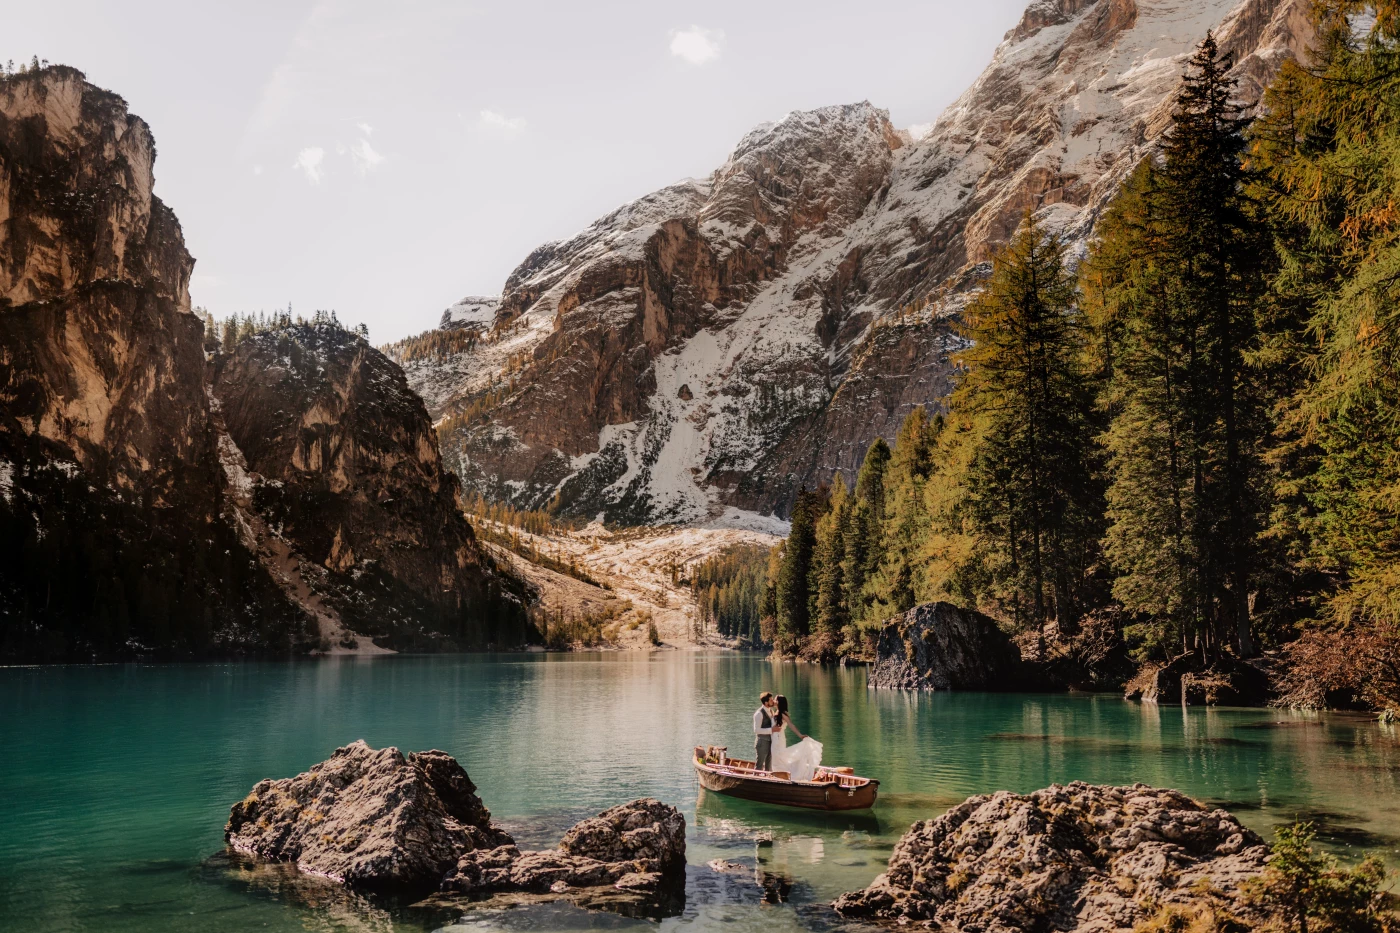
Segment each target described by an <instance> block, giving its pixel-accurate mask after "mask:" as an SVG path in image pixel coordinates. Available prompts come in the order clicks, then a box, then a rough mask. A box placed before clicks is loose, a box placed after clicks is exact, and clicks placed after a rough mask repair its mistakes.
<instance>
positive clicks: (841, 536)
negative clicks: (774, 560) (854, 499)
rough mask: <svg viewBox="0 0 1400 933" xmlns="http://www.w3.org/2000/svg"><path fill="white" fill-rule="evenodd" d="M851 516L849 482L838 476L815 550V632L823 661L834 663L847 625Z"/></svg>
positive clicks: (822, 521) (818, 522) (813, 572)
mask: <svg viewBox="0 0 1400 933" xmlns="http://www.w3.org/2000/svg"><path fill="white" fill-rule="evenodd" d="M850 513H851V497H850V495H849V494H848V493H847V492H846V481H845V480H844V479H842V477H841V474H840V473H837V474H836V478H835V479H834V480H833V481H832V486H831V496H830V499H829V501H828V505H827V510H826V514H825V515H823V516H822V517H821V518H820V519H818V520H817V527H816V541H815V544H814V546H813V550H812V586H811V590H812V594H813V599H814V605H813V607H812V630H813V632H814V633H815V634H817V635H820V636H823V638H822V646H821V647H820V651H819V653H820V655H821V659H822V660H835V657H836V654H835V652H836V648H837V647H838V645H839V644H840V634H841V631H842V630H843V629H844V628H845V627H846V623H847V621H848V611H847V606H846V592H845V585H844V580H843V576H844V568H843V563H844V560H845V556H846V528H847V525H848V524H849V522H850Z"/></svg>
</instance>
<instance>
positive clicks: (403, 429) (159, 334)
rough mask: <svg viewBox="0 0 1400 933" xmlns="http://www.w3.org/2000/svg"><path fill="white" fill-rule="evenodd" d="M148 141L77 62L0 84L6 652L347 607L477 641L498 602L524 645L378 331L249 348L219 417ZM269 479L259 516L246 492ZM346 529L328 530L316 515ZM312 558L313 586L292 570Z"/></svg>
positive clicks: (106, 653)
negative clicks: (297, 345)
mask: <svg viewBox="0 0 1400 933" xmlns="http://www.w3.org/2000/svg"><path fill="white" fill-rule="evenodd" d="M154 160H155V145H154V142H153V140H152V136H151V132H150V129H149V128H148V127H147V126H146V124H145V123H144V122H143V121H142V120H141V119H139V118H138V117H135V116H132V115H131V114H129V113H128V112H127V109H126V103H125V102H124V101H123V100H122V99H121V98H120V97H118V96H116V95H115V94H112V93H110V92H107V91H103V90H100V89H98V88H95V87H93V86H92V85H91V84H89V83H87V81H86V80H84V78H83V75H82V74H81V73H80V72H78V71H76V70H74V69H72V68H66V67H53V68H45V69H43V70H42V71H37V72H33V73H28V74H20V75H13V76H8V77H4V78H0V659H6V660H13V659H21V660H64V659H67V660H78V659H92V658H112V657H124V656H128V657H129V656H148V655H161V656H202V655H209V654H213V655H231V654H247V653H261V654H265V653H269V652H276V653H289V652H291V653H296V652H305V651H307V650H310V649H312V648H314V647H317V646H318V645H324V637H325V636H326V635H327V634H335V635H337V636H338V637H339V639H340V641H341V642H343V643H344V644H343V645H341V646H340V647H350V646H355V647H368V640H365V642H364V643H363V644H362V643H361V641H360V640H359V639H358V638H357V637H356V636H355V635H354V633H353V631H346V630H347V629H348V628H349V625H348V624H342V623H345V622H346V618H345V616H348V617H349V622H352V623H353V622H360V621H362V620H364V621H365V624H366V625H367V626H368V624H369V623H368V620H370V619H373V620H375V624H377V625H379V626H380V628H379V629H373V628H369V629H368V630H369V631H371V632H372V633H379V632H381V631H382V632H383V634H385V635H386V636H387V637H390V639H391V640H392V639H394V638H405V637H406V636H407V634H408V633H417V634H415V636H414V637H413V638H412V639H409V640H410V641H411V642H412V643H414V644H419V643H435V642H443V643H450V644H454V645H462V646H466V645H478V644H483V643H485V642H486V641H488V640H491V638H492V636H493V633H494V632H496V631H497V630H498V629H499V626H496V625H495V623H494V622H493V620H496V619H502V620H509V624H507V626H506V628H505V629H503V630H501V631H503V632H507V633H509V634H510V635H511V637H512V638H514V640H515V641H514V643H518V641H519V640H520V637H521V633H522V629H521V625H522V624H523V623H522V621H521V619H520V616H521V613H520V606H519V603H518V600H515V601H514V602H512V599H511V598H510V597H509V596H505V597H503V598H502V597H501V594H500V593H499V590H500V581H499V575H498V574H497V573H496V571H495V568H494V567H493V566H492V565H490V564H489V562H488V561H486V560H485V558H484V556H483V554H482V552H481V551H480V549H479V548H478V547H477V546H476V543H475V541H474V539H473V538H472V536H471V532H470V529H468V528H467V527H466V524H465V522H464V521H463V520H462V518H461V516H460V514H458V513H457V511H456V510H455V501H456V486H455V481H454V480H452V478H451V477H449V476H447V475H446V474H444V472H443V470H442V466H441V462H440V459H439V456H438V452H437V450H436V447H435V446H434V443H433V435H432V432H431V428H430V426H429V424H428V422H427V415H426V412H425V411H424V409H423V407H422V404H421V402H418V401H417V400H416V399H415V398H413V397H412V394H411V393H410V392H408V390H407V388H406V387H405V385H404V382H403V377H402V375H401V374H400V373H398V372H397V370H396V368H395V367H394V366H393V364H391V363H389V362H388V361H387V360H384V359H383V358H382V357H380V356H379V355H378V354H377V353H375V351H373V350H371V349H369V348H368V347H367V346H364V344H363V341H359V340H358V339H357V338H356V339H353V340H351V341H350V342H351V343H354V344H355V345H354V346H353V347H350V346H341V345H337V346H336V347H334V348H327V347H326V346H323V344H326V343H327V341H321V342H320V343H318V344H317V345H316V347H315V348H314V349H313V350H309V351H308V352H307V353H306V354H304V357H305V358H308V359H311V360H312V361H313V363H312V365H322V366H323V367H324V370H325V372H324V374H323V376H324V378H323V380H322V381H321V382H317V381H316V380H314V379H303V381H301V382H296V381H295V379H296V378H298V377H299V376H304V375H305V374H304V373H303V372H302V370H299V369H297V368H296V367H295V366H292V367H290V368H287V367H285V366H283V364H282V362H281V360H280V359H274V358H273V356H272V355H271V351H269V350H267V349H266V348H265V347H264V344H265V343H266V341H264V340H262V339H261V338H259V339H257V340H252V341H249V342H248V344H247V346H246V349H245V348H244V347H242V346H240V348H239V350H238V352H236V353H234V354H232V355H231V356H230V358H229V359H228V360H227V361H226V363H227V365H225V366H223V367H222V368H221V370H220V374H221V379H222V381H221V384H220V386H219V387H218V388H219V390H220V391H222V392H224V393H225V395H226V396H227V398H228V400H229V402H230V403H231V404H230V408H229V409H228V412H229V417H228V418H227V421H228V422H229V426H230V427H231V428H232V429H233V432H234V433H232V434H231V433H229V432H227V431H226V430H225V415H224V413H223V412H221V411H220V405H219V400H218V398H217V397H216V395H215V394H213V392H212V391H211V389H213V388H214V386H212V385H211V378H212V376H213V369H212V367H211V364H210V358H209V357H208V355H207V351H206V346H205V334H204V324H203V322H202V321H201V320H200V319H199V318H198V317H197V316H196V315H194V314H192V313H191V311H190V307H189V291H188V284H189V277H190V272H191V269H192V267H193V265H194V262H193V260H192V259H191V258H190V255H189V253H188V252H187V251H186V250H185V246H184V241H183V238H182V236H181V231H180V225H179V223H178V221H177V220H176V219H175V215H174V214H173V213H172V212H171V211H170V209H169V208H167V207H166V206H165V205H164V204H162V203H161V201H160V199H159V198H157V197H156V196H155V195H154V194H153V187H154V175H153V167H154ZM346 336H347V337H348V335H346ZM327 340H329V338H327ZM331 342H333V341H331ZM342 343H344V341H342ZM317 354H320V355H319V356H318V355H317ZM284 376H285V377H286V378H283V377H284ZM289 380H290V381H289ZM265 403H267V404H270V405H272V406H275V407H269V408H266V409H260V408H259V406H261V405H263V404H265ZM347 405H354V406H358V407H360V408H362V409H363V412H362V413H359V414H354V415H353V416H352V415H351V414H349V413H347V411H346V406H347ZM338 406H339V407H338ZM279 409H280V410H279ZM342 423H343V425H344V426H343V425H342ZM235 435H236V436H237V437H241V438H243V439H244V441H245V443H246V444H247V445H248V446H249V448H250V449H252V450H254V451H255V452H256V453H257V454H258V457H259V458H261V459H258V460H257V463H258V465H259V466H260V467H265V468H266V470H267V474H268V475H269V476H272V477H275V478H276V479H275V480H274V481H273V482H272V483H269V484H267V485H266V486H262V485H258V484H257V483H256V482H255V480H256V479H257V477H254V476H251V475H250V474H249V473H248V472H247V470H246V462H245V460H244V458H243V455H242V453H241V452H240V450H239V444H238V442H237V441H236V440H234V437H235ZM299 443H300V444H301V446H299V447H298V446H297V445H298V444H299ZM279 445H280V446H279ZM313 447H314V449H315V451H317V453H315V454H313V453H312V452H311V451H312V449H313ZM307 456H323V457H325V459H324V460H323V461H320V462H318V463H316V464H314V465H313V464H311V463H309V462H305V461H298V460H297V459H296V458H297V457H307ZM279 457H285V458H286V459H287V463H285V464H284V463H280V462H279V461H278V458H279ZM298 463H300V464H301V466H300V467H298V465H297V464H298ZM274 488H275V489H276V490H278V492H279V496H280V498H278V500H277V502H276V503H275V504H274V505H270V506H269V507H268V509H267V514H268V517H269V519H270V520H271V523H269V521H267V520H264V519H263V518H262V517H261V513H260V512H259V507H260V503H254V502H253V501H252V496H254V495H255V494H256V493H257V492H259V491H262V492H268V491H269V490H271V489H274ZM348 522H353V523H357V524H359V525H360V526H362V527H361V528H360V529H358V530H357V532H356V533H355V534H354V535H350V533H349V532H343V533H342V534H341V535H340V538H339V539H337V540H339V542H340V543H339V545H338V547H337V546H335V545H334V544H333V543H332V546H329V547H322V542H321V541H320V540H319V538H318V537H317V532H316V531H315V530H314V529H315V527H316V526H317V525H318V524H321V523H327V524H325V528H326V529H327V530H328V532H329V533H330V534H331V535H334V534H335V533H336V531H337V529H339V528H341V527H342V526H344V525H345V524H346V523H348ZM283 529H290V530H291V533H290V534H289V535H283V533H282V532H283ZM301 547H304V548H306V549H308V553H309V554H311V555H312V557H311V558H310V559H307V558H306V557H305V556H304V555H302V554H301V553H300V552H299V551H298V548H301ZM318 563H319V564H320V565H321V566H322V567H323V569H324V570H325V572H326V573H327V574H328V575H329V579H328V580H327V581H325V583H326V585H324V586H318V584H319V582H320V581H317V580H314V579H309V578H308V577H307V575H306V574H302V573H299V572H298V568H299V567H301V566H304V565H308V564H318ZM389 601H392V602H393V604H394V605H395V606H396V607H397V609H398V613H399V614H398V615H397V616H394V615H392V614H388V613H383V612H380V611H379V610H380V609H381V608H382V607H383V606H384V605H386V604H387V603H388V602H389ZM357 608H358V609H359V610H361V611H360V612H359V613H358V614H356V612H355V610H356V609H357ZM511 625H513V626H514V628H513V629H512V628H511V627H510V626H511ZM391 630H392V631H391ZM419 635H421V636H423V637H418V636H419ZM429 635H431V636H432V637H427V636H429Z"/></svg>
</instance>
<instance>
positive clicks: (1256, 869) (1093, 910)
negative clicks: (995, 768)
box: [834, 782, 1269, 933]
mask: <svg viewBox="0 0 1400 933" xmlns="http://www.w3.org/2000/svg"><path fill="white" fill-rule="evenodd" d="M1268 854H1269V850H1268V847H1267V846H1265V845H1264V844H1263V842H1262V840H1260V838H1259V837H1258V836H1256V835H1255V834H1254V833H1253V832H1251V831H1250V830H1248V829H1246V828H1245V827H1244V826H1242V825H1241V824H1240V822H1239V821H1238V820H1236V819H1235V818H1234V817H1233V816H1231V815H1230V814H1229V813H1227V812H1226V811H1224V810H1213V809H1210V808H1207V807H1205V806H1202V805H1201V804H1199V803H1197V802H1196V801H1194V800H1191V799H1190V798H1189V797H1186V796H1185V795H1184V794H1181V793H1180V792H1178V791H1174V790H1160V789H1157V788H1153V787H1148V786H1147V785H1144V784H1134V785H1133V786H1131V787H1107V786H1097V785H1091V784H1084V783H1080V782H1075V783H1073V784H1069V785H1067V786H1060V785H1058V784H1056V785H1052V786H1051V787H1048V788H1046V789H1044V790H1040V791H1036V792H1035V793H1032V794H1025V795H1021V794H1013V793H1009V792H1005V791H1003V792H1001V793H998V794H993V795H990V796H987V795H982V796H976V797H969V798H968V799H967V800H966V801H964V802H963V803H962V804H960V805H958V806H956V807H954V808H953V809H951V810H949V811H948V812H947V813H945V814H943V815H942V816H940V817H938V818H937V819H934V820H926V821H921V822H918V823H915V824H914V825H913V826H911V827H910V828H909V831H908V832H907V833H905V834H904V836H903V838H901V839H900V841H899V843H898V844H897V845H896V846H895V850H894V853H893V855H891V856H890V861H889V866H888V868H887V869H886V871H885V873H884V874H882V875H880V876H879V877H878V878H876V879H875V881H874V882H873V883H872V884H871V885H870V887H868V888H866V889H865V890H863V891H856V892H854V893H850V894H845V895H842V896H841V897H840V898H839V899H838V900H837V901H836V903H835V905H834V906H835V908H836V910H837V912H838V913H840V914H841V915H842V916H844V917H848V918H853V919H855V918H859V919H872V920H883V921H895V922H897V923H900V924H905V923H909V922H911V921H927V922H929V923H928V925H930V926H933V927H935V928H938V929H945V928H946V929H950V930H979V931H981V933H1021V931H1025V930H1057V931H1063V933H1091V931H1092V933H1110V931H1123V933H1126V931H1129V930H1132V929H1133V928H1134V927H1136V926H1137V925H1138V924H1139V923H1142V922H1143V921H1145V920H1147V919H1149V918H1150V917H1152V916H1154V915H1156V914H1157V913H1158V911H1159V910H1160V909H1161V908H1162V907H1165V906H1169V905H1173V904H1188V903H1192V902H1194V901H1196V900H1198V899H1199V898H1200V897H1202V896H1203V895H1202V892H1203V890H1206V889H1213V890H1214V892H1215V894H1216V896H1217V897H1218V898H1219V899H1220V900H1221V901H1223V902H1224V903H1225V904H1226V905H1227V906H1228V909H1229V912H1230V913H1232V914H1235V915H1236V916H1238V917H1241V918H1249V917H1251V916H1252V908H1251V907H1250V905H1249V904H1248V903H1247V901H1246V900H1245V898H1244V892H1243V890H1242V883H1243V881H1244V880H1245V879H1247V878H1250V877H1253V876H1255V875H1258V874H1259V873H1260V872H1261V871H1262V870H1263V869H1264V865H1265V860H1266V859H1267V857H1268Z"/></svg>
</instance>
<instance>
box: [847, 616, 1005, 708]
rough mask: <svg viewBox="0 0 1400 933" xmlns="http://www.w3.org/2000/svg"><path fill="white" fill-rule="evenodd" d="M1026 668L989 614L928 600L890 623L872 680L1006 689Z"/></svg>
mask: <svg viewBox="0 0 1400 933" xmlns="http://www.w3.org/2000/svg"><path fill="white" fill-rule="evenodd" d="M1021 668H1022V665H1021V652H1020V651H1019V650H1017V648H1016V646H1015V645H1014V644H1013V643H1012V641H1011V639H1010V638H1008V637H1007V636H1006V633H1005V632H1003V631H1002V630H1001V629H999V628H998V627H997V624H996V623H995V622H993V621H992V620H991V619H990V618H988V617H987V616H984V615H982V613H980V612H974V611H972V610H968V609H959V608H958V607H957V606H954V605H952V604H951V603H925V604H924V605H922V606H915V607H914V608H913V609H910V610H909V611H908V612H906V613H904V615H902V616H896V617H895V618H893V619H891V620H890V621H889V623H888V624H886V625H885V628H884V631H882V632H881V633H880V639H879V641H878V643H877V644H876V648H875V663H874V664H873V665H872V666H871V668H870V686H872V687H884V688H893V689H907V690H978V689H989V688H1002V689H1005V688H1006V687H1007V686H1008V685H1009V684H1010V683H1011V682H1012V681H1013V679H1014V678H1016V677H1017V675H1018V674H1019V673H1021Z"/></svg>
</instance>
